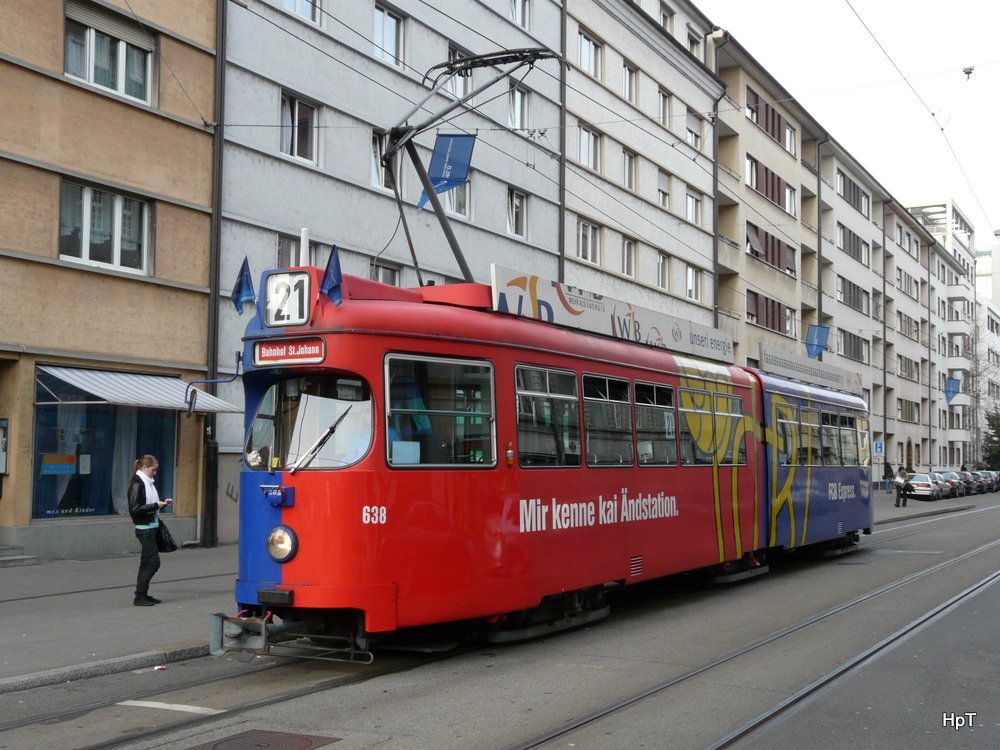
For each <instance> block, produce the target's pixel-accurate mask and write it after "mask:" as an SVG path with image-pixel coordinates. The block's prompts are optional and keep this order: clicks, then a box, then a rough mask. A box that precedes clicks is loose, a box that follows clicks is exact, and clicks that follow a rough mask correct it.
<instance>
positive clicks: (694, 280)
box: [684, 266, 702, 302]
mask: <svg viewBox="0 0 1000 750" xmlns="http://www.w3.org/2000/svg"><path fill="white" fill-rule="evenodd" d="M701 277H702V273H701V269H700V268H695V267H694V266H688V267H687V268H686V269H685V273H684V278H685V288H684V296H686V297H687V298H688V299H692V300H694V301H695V302H700V301H701V284H702V278H701Z"/></svg>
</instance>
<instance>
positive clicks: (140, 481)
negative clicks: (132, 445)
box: [128, 455, 173, 607]
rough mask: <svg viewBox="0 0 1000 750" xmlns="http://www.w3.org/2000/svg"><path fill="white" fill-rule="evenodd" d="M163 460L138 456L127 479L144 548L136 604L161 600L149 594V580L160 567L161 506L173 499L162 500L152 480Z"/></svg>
mask: <svg viewBox="0 0 1000 750" xmlns="http://www.w3.org/2000/svg"><path fill="white" fill-rule="evenodd" d="M159 465H160V462H159V461H157V460H156V457H155V456H149V455H146V456H143V457H142V458H137V459H136V460H135V463H134V464H132V476H131V477H130V478H129V480H128V512H129V515H131V516H132V523H134V524H135V536H136V538H137V539H138V540H139V545H140V546H141V548H142V555H141V556H140V557H139V577H138V578H137V579H136V582H135V599H134V600H133V602H132V603H133V604H134V605H135V606H136V607H152V606H153V605H154V604H159V603H160V600H159V599H156V598H154V597H152V596H150V595H149V582H150V581H151V580H152V579H153V575H154V574H155V573H156V571H157V570H159V569H160V553H159V551H158V550H157V548H156V528H157V527H158V526H159V525H160V508H165V507H166V506H168V505H170V504H171V503H172V502H173V500H172V499H171V498H169V497H168V498H167V499H166V500H160V496H159V494H158V493H157V491H156V485H155V484H154V483H153V475H154V474H155V473H156V468H157V467H158V466H159Z"/></svg>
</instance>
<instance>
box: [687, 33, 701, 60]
mask: <svg viewBox="0 0 1000 750" xmlns="http://www.w3.org/2000/svg"><path fill="white" fill-rule="evenodd" d="M688 52H690V53H691V54H692V55H694V56H695V57H697V58H698V59H699V60H700V59H701V37H699V36H696V35H695V34H688Z"/></svg>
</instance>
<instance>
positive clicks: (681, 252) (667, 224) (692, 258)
mask: <svg viewBox="0 0 1000 750" xmlns="http://www.w3.org/2000/svg"><path fill="white" fill-rule="evenodd" d="M710 30H711V24H710V22H709V21H708V19H707V18H705V17H704V16H703V15H701V14H700V13H699V12H698V11H697V9H696V8H694V7H693V6H690V5H688V4H681V3H674V4H667V3H662V2H659V1H658V0H657V1H656V2H649V0H647V2H644V3H643V2H624V3H623V2H614V1H607V2H604V1H601V2H592V1H590V0H587V1H584V0H577V1H576V2H570V3H568V14H567V19H566V27H565V34H566V38H567V52H566V58H567V61H568V66H567V67H568V73H567V83H566V109H567V115H566V129H565V133H566V163H567V167H566V173H565V181H566V191H565V193H566V199H565V205H564V209H565V216H566V224H567V229H568V231H567V232H566V238H565V243H564V245H563V253H564V257H565V273H564V280H565V282H566V283H568V284H571V285H574V286H578V287H582V288H584V289H600V290H601V293H602V294H608V295H610V296H612V297H615V298H616V299H622V300H626V301H628V302H631V303H634V304H638V305H639V306H641V307H646V308H650V309H656V310H660V311H662V312H665V313H667V314H670V315H674V316H678V317H683V318H685V319H688V320H691V321H694V322H695V323H699V324H701V325H708V326H711V325H713V324H714V320H713V318H714V315H713V309H714V306H715V271H714V260H713V246H714V241H713V236H714V215H715V211H714V204H715V190H714V163H715V137H714V131H715V119H716V118H715V112H716V109H717V106H718V102H719V100H720V99H721V97H722V95H723V92H724V88H723V85H722V81H720V80H719V79H718V78H717V77H716V76H715V75H713V74H712V72H711V71H710V70H709V68H708V67H707V65H706V64H705V56H706V54H707V44H708V42H707V35H708V33H709V31H710Z"/></svg>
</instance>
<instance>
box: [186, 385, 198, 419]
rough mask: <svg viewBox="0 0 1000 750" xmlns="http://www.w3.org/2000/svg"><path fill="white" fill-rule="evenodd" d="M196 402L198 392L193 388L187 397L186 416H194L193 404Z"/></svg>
mask: <svg viewBox="0 0 1000 750" xmlns="http://www.w3.org/2000/svg"><path fill="white" fill-rule="evenodd" d="M197 402H198V391H197V389H195V388H192V389H191V393H190V394H189V395H188V402H187V415H188V416H189V417H190V416H191V415H192V414H194V407H195V404H196V403H197Z"/></svg>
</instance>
